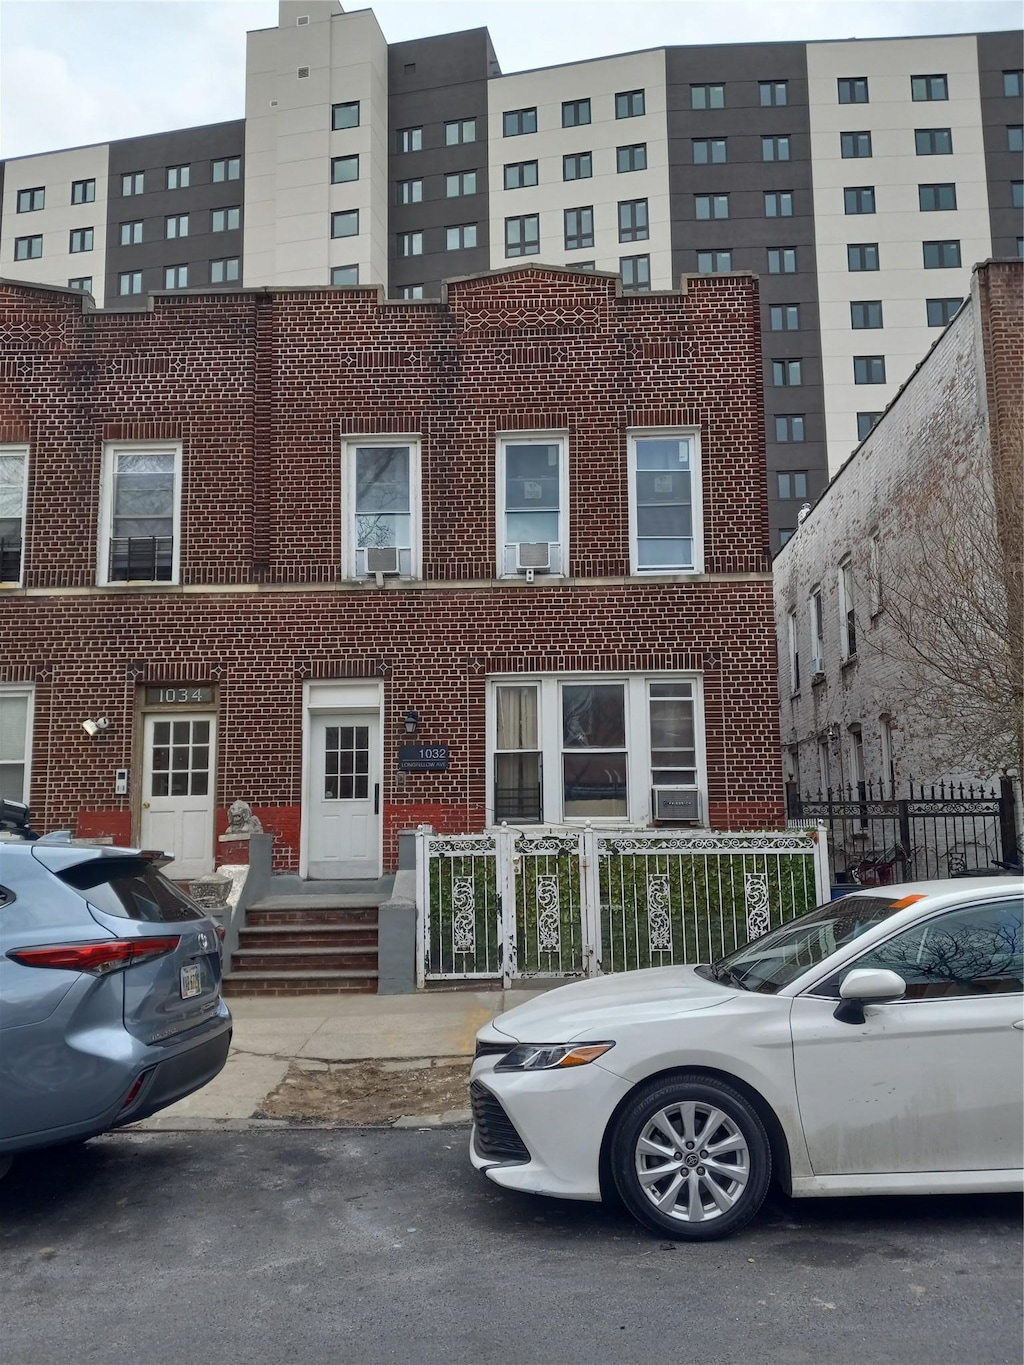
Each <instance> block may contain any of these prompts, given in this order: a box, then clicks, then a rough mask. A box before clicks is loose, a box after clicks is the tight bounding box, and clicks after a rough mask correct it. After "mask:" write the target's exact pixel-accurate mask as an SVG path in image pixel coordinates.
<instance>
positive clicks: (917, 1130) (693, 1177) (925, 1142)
mask: <svg viewBox="0 0 1024 1365" xmlns="http://www.w3.org/2000/svg"><path fill="white" fill-rule="evenodd" d="M1022 890H1024V885H1022V883H1021V881H1020V879H1019V878H1010V877H987V878H978V879H972V880H964V881H942V882H921V883H916V884H907V885H904V886H892V887H885V888H872V889H871V890H865V891H859V892H856V893H854V894H852V895H849V896H846V897H845V898H844V899H842V900H838V901H832V902H830V903H828V904H827V905H822V906H819V907H818V909H816V910H812V911H810V912H809V913H808V914H806V915H802V916H801V917H800V918H799V919H795V920H792V921H790V922H789V923H787V924H785V925H783V926H782V928H780V929H776V930H775V931H774V932H772V933H770V934H766V935H765V936H764V937H763V938H760V939H756V940H754V941H753V942H752V943H749V944H747V945H746V946H745V947H743V948H740V949H738V950H737V951H736V952H734V953H730V954H729V955H728V956H727V957H723V958H722V959H720V960H719V961H718V962H716V963H714V964H713V965H710V966H698V967H659V968H651V969H648V970H645V971H636V972H625V973H623V974H621V975H616V976H605V977H599V978H596V979H594V980H590V981H580V982H576V983H574V984H572V985H569V986H563V987H560V988H559V989H557V990H552V991H549V992H547V993H545V994H543V995H540V996H537V997H535V998H533V999H531V1000H529V1001H528V1002H526V1003H524V1004H522V1005H520V1006H518V1007H517V1008H515V1009H513V1010H510V1011H508V1013H506V1014H502V1015H499V1016H498V1017H497V1018H496V1019H495V1020H493V1022H492V1023H490V1024H488V1025H487V1026H486V1027H485V1028H482V1029H481V1030H480V1032H479V1033H478V1034H477V1048H476V1058H475V1060H474V1063H473V1070H472V1075H471V1081H470V1093H471V1100H472V1106H473V1119H474V1124H473V1136H472V1140H471V1147H470V1154H471V1159H472V1162H473V1165H474V1166H476V1167H477V1168H478V1169H479V1170H482V1171H484V1173H485V1174H486V1175H487V1176H488V1177H489V1178H490V1179H491V1180H493V1181H494V1182H495V1184H498V1185H503V1186H506V1187H507V1188H509V1189H515V1190H527V1191H531V1192H533V1193H535V1194H547V1195H557V1196H560V1197H562V1198H566V1199H591V1200H599V1199H600V1198H601V1197H602V1191H604V1192H605V1193H607V1192H608V1191H609V1190H610V1189H611V1188H614V1189H616V1190H617V1191H618V1193H619V1195H620V1196H621V1198H622V1199H623V1201H624V1202H625V1204H626V1205H627V1207H628V1208H629V1209H630V1211H631V1212H632V1213H633V1214H634V1215H635V1216H636V1217H637V1218H638V1219H640V1221H641V1222H643V1223H645V1224H647V1225H648V1226H649V1227H651V1228H653V1229H654V1230H655V1231H657V1232H658V1233H659V1234H660V1235H662V1236H669V1237H677V1238H684V1239H692V1240H706V1239H711V1238H715V1237H724V1236H726V1235H727V1234H729V1233H731V1232H735V1231H736V1230H737V1229H738V1228H741V1227H742V1226H743V1225H744V1224H745V1223H747V1222H748V1221H749V1220H750V1219H751V1218H752V1217H753V1216H754V1214H755V1213H756V1212H757V1210H758V1208H759V1207H760V1205H761V1203H762V1201H763V1199H764V1197H765V1194H766V1192H767V1190H768V1186H769V1183H770V1181H771V1180H772V1179H773V1178H774V1179H775V1180H777V1181H778V1183H779V1184H780V1185H781V1187H782V1188H783V1190H785V1191H786V1192H787V1193H790V1194H792V1195H794V1196H805V1195H846V1194H939V1193H957V1192H966V1191H1011V1190H1016V1189H1019V1188H1020V1187H1021V1182H1022V1169H1021V1168H1022V1167H1024V1150H1022V1149H1024V1094H1022V1089H1024V1087H1022V1077H1024V1067H1022V1044H1024V1032H1022V1027H1024V996H1022V989H1024V983H1022V976H1021V974H1022V932H1021V912H1022V905H1024V895H1022Z"/></svg>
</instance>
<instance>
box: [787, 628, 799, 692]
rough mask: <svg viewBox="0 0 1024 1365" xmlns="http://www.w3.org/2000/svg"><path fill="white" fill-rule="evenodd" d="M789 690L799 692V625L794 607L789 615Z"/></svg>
mask: <svg viewBox="0 0 1024 1365" xmlns="http://www.w3.org/2000/svg"><path fill="white" fill-rule="evenodd" d="M789 690H790V692H799V691H800V623H799V621H798V620H797V614H796V607H793V608H792V610H791V611H790V613H789Z"/></svg>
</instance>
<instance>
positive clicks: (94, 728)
mask: <svg viewBox="0 0 1024 1365" xmlns="http://www.w3.org/2000/svg"><path fill="white" fill-rule="evenodd" d="M82 729H83V730H84V731H85V733H86V734H87V735H89V736H90V737H92V738H95V737H96V735H102V734H103V732H104V730H109V729H110V721H109V720H108V719H107V718H106V716H100V718H99V720H83V721H82Z"/></svg>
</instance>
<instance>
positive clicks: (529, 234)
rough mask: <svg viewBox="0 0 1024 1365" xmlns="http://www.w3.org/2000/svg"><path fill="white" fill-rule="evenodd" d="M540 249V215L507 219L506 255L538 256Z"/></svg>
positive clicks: (533, 214)
mask: <svg viewBox="0 0 1024 1365" xmlns="http://www.w3.org/2000/svg"><path fill="white" fill-rule="evenodd" d="M539 251H540V215H539V214H536V213H526V214H523V215H522V216H521V217H518V218H506V219H505V255H506V256H536V255H537V254H538V253H539Z"/></svg>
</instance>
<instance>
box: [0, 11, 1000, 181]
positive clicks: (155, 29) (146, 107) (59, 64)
mask: <svg viewBox="0 0 1024 1365" xmlns="http://www.w3.org/2000/svg"><path fill="white" fill-rule="evenodd" d="M342 4H343V7H344V8H345V9H346V10H356V9H373V11H374V13H375V14H376V16H377V21H378V23H379V24H380V27H381V29H382V31H383V33H384V37H385V38H386V39H387V41H388V42H389V43H395V42H402V41H404V40H406V39H409V38H423V37H427V36H429V35H431V34H438V33H451V32H455V31H457V30H459V29H466V28H480V27H486V28H488V29H489V30H490V33H491V41H492V42H493V44H494V48H495V51H496V53H497V55H498V61H499V62H500V63H501V69H502V71H504V72H506V73H508V72H512V71H525V70H529V69H530V68H531V67H537V66H552V65H556V64H557V63H560V62H574V61H584V60H586V59H588V58H592V57H602V56H608V55H610V54H612V53H616V52H632V51H636V50H637V49H640V48H649V47H664V46H670V45H673V44H687V43H707V42H723V41H725V42H728V41H743V42H757V41H762V40H764V41H779V40H787V39H788V40H792V41H801V40H809V39H821V38H876V37H891V36H897V35H900V34H903V35H910V34H922V33H970V32H973V31H975V30H986V29H987V30H991V29H1009V28H1019V27H1020V24H1021V5H1020V3H1019V0H854V2H851V0H754V2H753V3H744V2H743V0H615V2H614V3H613V2H612V0H604V2H603V0H380V3H375V4H372V5H369V4H364V3H362V0H349V2H348V3H345V0H342ZM276 23H277V3H276V0H0V156H4V157H14V156H27V155H30V154H32V153H35V152H46V151H52V150H55V149H57V148H60V147H76V146H81V145H84V144H86V143H90V142H107V141H111V140H113V139H114V138H121V137H135V136H139V135H140V134H145V133H157V132H162V131H166V130H169V129H174V128H188V127H195V126H197V125H199V124H203V123H217V122H220V121H221V120H225V119H235V118H241V117H243V115H244V112H245V107H244V106H245V34H246V30H247V29H255V28H272V27H274V26H275V25H276Z"/></svg>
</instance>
